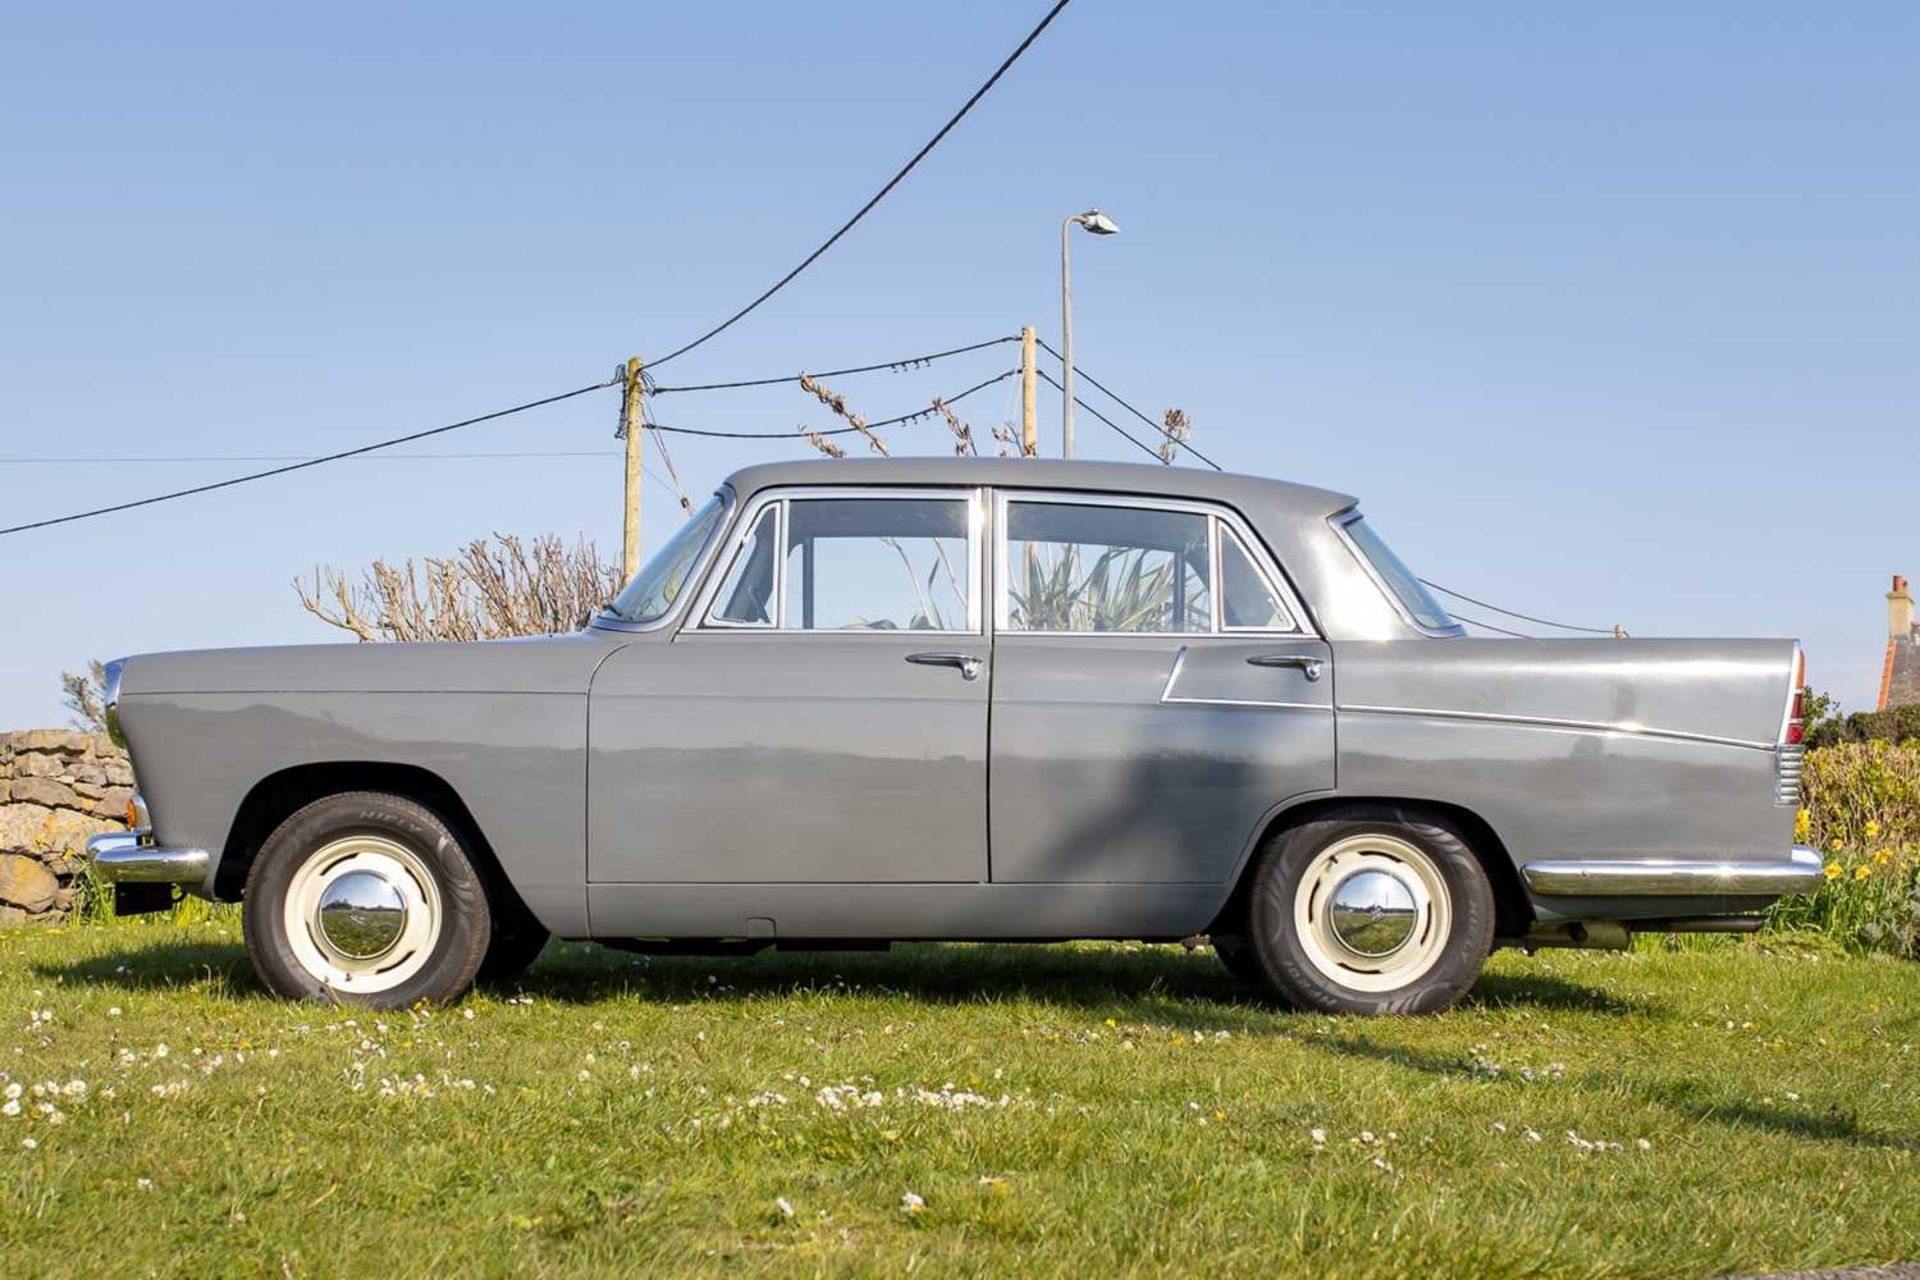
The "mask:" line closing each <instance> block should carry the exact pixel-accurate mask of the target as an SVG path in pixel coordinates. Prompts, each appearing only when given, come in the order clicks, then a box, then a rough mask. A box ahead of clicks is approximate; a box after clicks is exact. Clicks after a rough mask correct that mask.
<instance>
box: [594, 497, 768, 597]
mask: <svg viewBox="0 0 1920 1280" xmlns="http://www.w3.org/2000/svg"><path fill="white" fill-rule="evenodd" d="M713 496H714V497H716V498H718V499H720V523H719V524H718V525H716V526H714V531H713V532H712V533H710V534H708V535H707V541H706V545H704V546H702V547H701V548H700V551H699V553H698V554H697V555H695V556H694V558H693V564H692V565H691V566H690V567H689V568H688V570H687V582H688V584H689V585H691V586H693V587H694V590H692V591H687V590H683V591H681V592H680V594H679V595H678V596H676V597H674V601H673V604H672V605H670V606H669V607H668V609H667V611H666V612H665V613H663V614H661V615H660V616H659V617H657V618H655V619H653V620H652V621H651V622H630V621H628V620H627V619H625V618H623V617H621V616H620V615H619V614H617V613H615V612H613V609H612V606H611V604H609V605H606V606H603V607H602V608H601V610H600V612H598V613H596V614H594V615H593V616H592V617H591V618H589V619H587V626H588V628H589V629H590V630H594V631H620V632H627V633H630V634H640V633H644V632H648V631H665V630H667V629H668V628H670V627H675V626H678V625H679V622H680V618H681V616H682V615H683V614H686V613H687V612H688V610H689V609H690V608H691V605H690V604H689V601H691V600H692V599H693V598H694V597H696V596H698V595H700V594H701V591H702V590H703V589H704V588H705V586H706V585H707V582H708V578H709V576H710V575H709V573H708V571H709V570H710V569H711V568H712V567H713V560H714V557H715V556H717V555H719V553H720V548H721V547H722V546H723V545H724V544H725V543H726V541H727V530H728V529H729V528H731V527H732V522H733V515H734V512H735V511H736V510H737V509H738V506H739V497H738V495H737V494H735V493H734V491H733V486H732V485H730V484H723V485H721V486H720V487H719V488H718V489H715V490H714V491H713ZM625 589H626V584H625V583H622V584H621V590H623V591H624V590H625Z"/></svg>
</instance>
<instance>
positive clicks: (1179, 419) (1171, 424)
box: [1160, 409, 1193, 467]
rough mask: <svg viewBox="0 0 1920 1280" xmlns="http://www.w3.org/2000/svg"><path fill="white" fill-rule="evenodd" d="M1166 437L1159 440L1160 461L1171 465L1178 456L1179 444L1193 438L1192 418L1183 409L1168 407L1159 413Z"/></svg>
mask: <svg viewBox="0 0 1920 1280" xmlns="http://www.w3.org/2000/svg"><path fill="white" fill-rule="evenodd" d="M1160 421H1161V422H1162V423H1163V424H1164V425H1165V427H1166V436H1167V438H1166V439H1165V440H1163V441H1161V442H1160V461H1161V462H1163V463H1165V464H1166V465H1167V466H1169V467H1170V466H1172V465H1173V464H1174V460H1175V459H1177V458H1178V457H1179V456H1180V446H1181V445H1183V444H1185V443H1186V442H1187V441H1188V440H1191V439H1192V438H1193V420H1192V419H1190V418H1189V417H1187V414H1186V411H1185V410H1183V409H1169V410H1167V411H1166V413H1164V414H1163V415H1161V418H1160Z"/></svg>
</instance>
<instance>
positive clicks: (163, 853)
mask: <svg viewBox="0 0 1920 1280" xmlns="http://www.w3.org/2000/svg"><path fill="white" fill-rule="evenodd" d="M149 838H150V837H149V836H148V834H147V833H146V832H143V831H116V832H113V833H111V834H109V835H102V836H93V837H91V838H90V839H88V841H87V857H88V859H89V860H91V861H92V863H93V866H94V869H95V870H96V871H98V872H99V873H100V876H101V878H102V879H104V880H111V881H113V882H114V883H116V884H184V885H198V884H201V883H202V882H204V881H205V880H206V878H207V872H208V871H209V870H210V869H211V868H212V866H213V855H212V854H210V853H208V852H207V851H206V850H205V849H162V848H160V847H158V846H157V845H153V844H147V843H143V842H144V841H145V840H147V839H149Z"/></svg>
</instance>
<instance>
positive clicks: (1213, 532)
mask: <svg viewBox="0 0 1920 1280" xmlns="http://www.w3.org/2000/svg"><path fill="white" fill-rule="evenodd" d="M1019 502H1036V503H1048V504H1069V503H1071V504H1074V505H1078V506H1088V507H1131V508H1136V509H1142V510H1147V511H1167V512H1177V513H1181V514H1185V515H1199V516H1205V517H1206V518H1207V555H1208V572H1209V574H1210V575H1211V580H1210V582H1209V583H1208V596H1209V597H1210V604H1211V608H1212V617H1211V619H1210V620H1209V626H1208V629H1207V630H1205V631H1052V630H1040V631H1029V630H1026V629H1024V628H1020V629H1016V628H1014V627H1012V626H1011V625H1009V617H1008V591H1009V588H1010V587H1011V585H1012V583H1013V577H1012V571H1011V568H1010V566H1009V564H1008V560H1007V555H1008V552H1007V508H1008V507H1009V506H1011V505H1013V504H1014V503H1019ZM993 523H994V533H993V540H994V551H993V562H994V566H995V570H994V582H993V625H994V629H995V630H996V631H1005V632H1007V633H1008V634H1009V635H1021V636H1102V637H1108V638H1111V637H1114V636H1142V637H1149V638H1155V637H1157V638H1159V639H1185V640H1191V639H1193V638H1194V637H1196V636H1208V635H1213V636H1243V635H1263V636H1294V637H1311V638H1317V637H1315V633H1314V632H1313V630H1312V629H1311V625H1310V624H1309V622H1308V621H1307V611H1306V610H1305V609H1303V608H1302V607H1301V606H1300V599H1299V597H1298V596H1296V595H1295V594H1294V592H1293V584H1292V583H1290V582H1288V581H1287V578H1286V575H1285V574H1283V573H1281V572H1279V571H1278V569H1277V568H1276V567H1275V565H1274V564H1273V562H1272V560H1271V559H1270V558H1269V557H1268V555H1267V549H1266V546H1265V544H1264V543H1262V542H1261V541H1260V539H1258V538H1256V537H1254V535H1253V531H1252V530H1251V529H1250V528H1248V526H1247V523H1246V521H1244V520H1242V519H1241V518H1240V516H1239V514H1238V513H1237V512H1234V511H1231V510H1229V509H1227V508H1225V507H1219V506H1215V505H1213V504H1212V503H1207V502H1187V501H1183V500H1180V499H1175V498H1145V497H1140V496H1138V495H1127V494H1110V493H1087V492H1082V491H1076V490H1070V489H1069V490H1053V489H997V490H995V491H994V521H993ZM1222 528H1225V529H1227V530H1229V531H1230V532H1231V533H1232V534H1233V536H1234V537H1235V538H1236V539H1237V540H1238V541H1239V543H1240V547H1241V549H1242V550H1243V551H1245V552H1246V556H1247V561H1248V563H1249V564H1251V565H1252V566H1253V571H1254V573H1255V574H1257V575H1258V576H1259V577H1260V579H1261V580H1262V581H1263V582H1264V583H1265V584H1266V586H1267V588H1268V589H1269V590H1270V591H1272V592H1273V598H1274V599H1275V600H1278V601H1279V602H1280V607H1281V608H1282V609H1283V610H1285V612H1286V614H1287V616H1288V618H1290V619H1291V620H1292V623H1293V625H1292V626H1290V627H1286V628H1275V627H1229V626H1225V625H1223V623H1224V617H1223V610H1224V607H1225V606H1224V600H1225V594H1226V592H1225V582H1224V580H1223V578H1222V575H1221V572H1220V570H1221V565H1220V531H1221V529H1222Z"/></svg>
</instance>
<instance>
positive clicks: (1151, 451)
mask: <svg viewBox="0 0 1920 1280" xmlns="http://www.w3.org/2000/svg"><path fill="white" fill-rule="evenodd" d="M1074 367H1075V368H1076V369H1077V368H1078V367H1079V366H1078V365H1076V366H1074ZM1034 372H1035V373H1037V374H1039V375H1040V376H1041V377H1042V378H1044V379H1046V381H1047V384H1048V385H1049V386H1051V387H1052V388H1053V389H1054V390H1055V391H1058V392H1059V393H1060V394H1061V395H1065V394H1066V393H1067V389H1066V388H1065V387H1063V386H1061V385H1060V383H1059V382H1058V381H1056V380H1055V378H1054V376H1053V375H1052V374H1050V373H1048V372H1047V371H1046V370H1045V369H1035V370H1034ZM1073 402H1074V403H1075V404H1077V405H1079V406H1080V407H1081V408H1082V409H1085V410H1086V411H1087V412H1088V413H1090V414H1092V415H1093V416H1094V417H1096V418H1098V419H1100V421H1102V422H1104V423H1106V424H1107V425H1108V426H1109V427H1112V428H1113V429H1114V431H1116V432H1117V433H1119V434H1120V435H1122V436H1125V437H1126V438H1127V440H1128V441H1129V442H1130V443H1131V444H1132V445H1133V447H1134V448H1136V449H1138V450H1140V451H1141V452H1142V453H1144V454H1146V455H1147V456H1148V457H1149V458H1152V459H1153V460H1154V461H1155V462H1165V461H1166V459H1164V458H1162V457H1161V456H1160V452H1159V450H1157V449H1155V448H1154V447H1153V446H1152V445H1150V444H1148V443H1147V442H1146V441H1145V440H1142V439H1141V438H1140V437H1139V436H1136V435H1134V434H1133V433H1132V432H1131V431H1128V430H1127V429H1126V428H1125V427H1123V426H1121V425H1120V424H1119V423H1117V422H1115V421H1114V420H1113V419H1112V418H1109V417H1108V416H1107V415H1106V414H1104V413H1102V412H1100V411H1099V410H1098V409H1096V408H1094V407H1093V406H1092V405H1090V404H1088V403H1087V402H1086V401H1085V400H1082V399H1081V398H1080V397H1079V396H1075V397H1074V398H1073ZM1218 469H1219V468H1217V467H1216V468H1215V470H1218Z"/></svg>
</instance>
